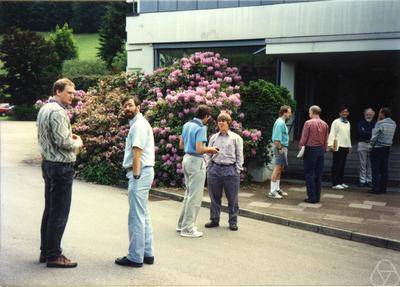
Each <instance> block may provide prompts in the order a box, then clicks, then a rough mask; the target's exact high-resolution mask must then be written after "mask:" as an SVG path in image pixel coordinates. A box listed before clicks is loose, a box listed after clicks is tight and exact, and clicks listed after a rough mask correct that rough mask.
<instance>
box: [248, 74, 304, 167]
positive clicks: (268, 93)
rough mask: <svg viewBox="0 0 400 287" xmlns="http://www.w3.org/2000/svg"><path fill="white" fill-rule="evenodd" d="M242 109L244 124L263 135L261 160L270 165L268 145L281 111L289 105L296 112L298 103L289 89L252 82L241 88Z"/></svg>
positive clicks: (267, 83)
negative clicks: (282, 107)
mask: <svg viewBox="0 0 400 287" xmlns="http://www.w3.org/2000/svg"><path fill="white" fill-rule="evenodd" d="M241 96H242V98H241V99H242V103H243V104H242V107H241V110H242V111H243V112H244V113H245V114H246V117H245V118H244V123H245V124H247V125H250V124H251V126H252V127H254V128H256V129H258V130H260V131H261V133H262V144H261V145H260V146H259V147H260V150H259V151H260V153H261V154H262V156H261V157H260V159H261V160H262V161H263V162H265V163H269V160H270V157H269V152H268V145H269V143H270V142H271V136H272V128H273V126H274V123H275V120H276V119H277V117H278V116H279V109H280V107H281V106H283V105H288V106H290V107H291V108H292V111H295V110H296V102H295V101H294V100H293V99H292V97H291V95H290V93H289V91H288V89H286V88H285V87H278V86H275V85H274V84H272V83H270V82H267V81H265V80H257V81H250V83H249V84H248V85H246V86H242V87H241Z"/></svg>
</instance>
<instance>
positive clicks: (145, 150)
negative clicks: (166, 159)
mask: <svg viewBox="0 0 400 287" xmlns="http://www.w3.org/2000/svg"><path fill="white" fill-rule="evenodd" d="M122 106H123V109H124V113H125V116H126V117H127V118H128V119H129V125H130V129H129V133H128V137H127V138H126V144H125V154H124V161H123V164H122V165H123V167H124V168H125V169H126V171H127V173H126V177H127V178H128V179H129V185H128V200H129V214H128V231H129V248H128V255H127V256H124V257H120V258H117V259H115V263H116V264H118V265H122V266H129V267H142V266H143V263H145V264H153V263H154V251H153V229H152V226H151V220H150V215H149V211H148V208H147V202H148V199H149V191H150V188H151V185H152V183H153V179H154V161H155V151H154V135H153V129H152V128H151V126H150V124H149V122H148V121H147V120H146V119H145V118H144V117H143V115H142V113H141V112H140V100H139V98H138V97H136V96H128V97H126V98H125V99H124V100H123V101H122Z"/></svg>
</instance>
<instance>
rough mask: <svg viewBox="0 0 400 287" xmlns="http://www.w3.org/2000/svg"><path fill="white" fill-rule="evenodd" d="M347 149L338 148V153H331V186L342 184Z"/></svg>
mask: <svg viewBox="0 0 400 287" xmlns="http://www.w3.org/2000/svg"><path fill="white" fill-rule="evenodd" d="M348 153H349V148H344V147H340V148H339V150H338V151H335V152H333V163H332V185H333V186H335V185H338V184H342V183H344V168H345V166H346V158H347V155H348Z"/></svg>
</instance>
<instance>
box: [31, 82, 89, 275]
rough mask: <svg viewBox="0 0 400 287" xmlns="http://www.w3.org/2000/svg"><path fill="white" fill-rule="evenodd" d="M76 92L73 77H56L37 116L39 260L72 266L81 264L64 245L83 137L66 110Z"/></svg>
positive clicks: (56, 264) (50, 263) (50, 264)
mask: <svg viewBox="0 0 400 287" xmlns="http://www.w3.org/2000/svg"><path fill="white" fill-rule="evenodd" d="M74 92H75V85H74V83H72V82H71V81H70V80H68V79H65V78H64V79H60V80H58V81H56V82H55V83H54V85H53V95H54V96H53V98H52V99H51V100H50V101H49V102H48V103H47V104H45V105H44V106H43V107H42V108H41V109H40V111H39V114H38V117H37V129H38V141H39V145H40V151H41V155H42V159H43V161H42V174H43V179H44V183H45V208H44V212H43V218H42V225H41V244H40V250H41V253H40V258H39V262H40V263H47V267H57V268H72V267H76V266H77V265H78V264H77V263H76V262H72V261H71V260H69V259H68V258H67V257H65V256H64V255H63V254H62V249H61V239H62V236H63V233H64V230H65V226H66V225H67V221H68V215H69V210H70V206H71V194H72V181H73V177H74V162H75V160H76V155H75V151H76V150H78V149H79V148H80V147H82V145H83V144H82V140H81V138H80V137H79V136H77V135H74V134H72V129H71V124H70V121H69V117H68V115H67V113H66V111H65V108H66V106H68V105H70V104H71V102H72V100H73V97H74Z"/></svg>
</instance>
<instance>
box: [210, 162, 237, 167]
mask: <svg viewBox="0 0 400 287" xmlns="http://www.w3.org/2000/svg"><path fill="white" fill-rule="evenodd" d="M212 163H213V164H215V165H218V166H232V165H235V164H236V163H230V164H221V163H216V162H215V161H212Z"/></svg>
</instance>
